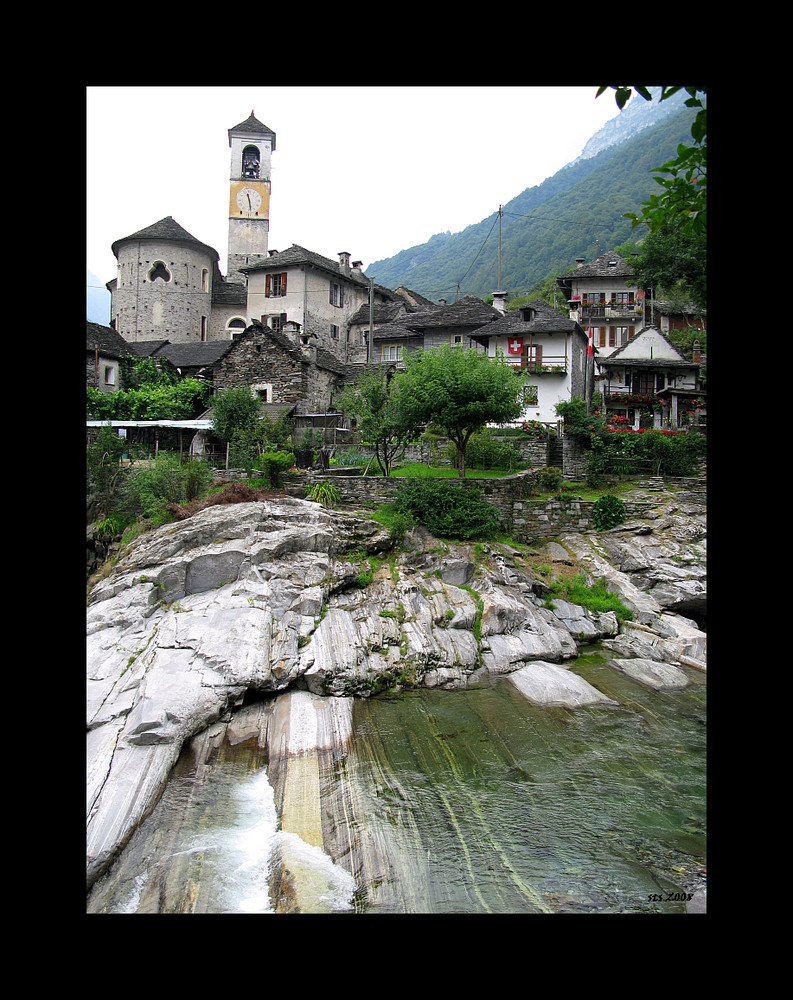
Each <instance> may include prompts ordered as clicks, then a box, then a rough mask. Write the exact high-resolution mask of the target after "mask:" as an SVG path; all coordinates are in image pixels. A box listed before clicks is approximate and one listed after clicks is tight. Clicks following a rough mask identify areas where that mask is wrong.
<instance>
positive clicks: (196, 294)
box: [107, 112, 395, 364]
mask: <svg viewBox="0 0 793 1000" xmlns="http://www.w3.org/2000/svg"><path fill="white" fill-rule="evenodd" d="M228 142H229V147H230V150H231V163H230V172H229V200H228V257H227V262H226V274H225V276H224V275H223V274H222V273H221V270H220V256H219V254H218V251H217V250H216V249H215V248H214V247H211V246H209V245H207V244H206V243H203V242H202V241H201V240H200V239H198V238H197V237H195V236H193V235H192V234H191V233H189V232H187V230H185V229H184V228H183V227H182V226H181V225H180V224H179V223H178V222H177V221H176V220H175V219H173V218H172V217H170V216H168V217H166V218H165V219H160V220H159V221H158V222H155V223H153V224H152V225H150V226H147V227H145V228H144V229H141V230H139V231H138V232H135V233H132V234H130V235H129V236H125V237H123V238H121V239H118V240H116V241H115V242H114V243H113V245H112V249H113V253H114V254H115V256H116V259H117V261H118V271H117V277H116V278H115V279H114V280H112V281H110V282H108V284H107V287H108V289H109V291H110V295H111V304H110V315H111V320H110V325H111V327H113V329H115V330H116V332H117V333H119V334H120V335H121V336H122V337H123V338H124V339H125V340H126V341H127V342H128V343H130V344H139V345H141V347H143V345H147V344H162V343H163V342H164V341H167V342H168V343H169V344H171V345H177V344H178V345H186V344H202V343H207V342H224V343H227V344H228V343H229V342H231V341H233V340H234V339H235V338H238V337H240V336H241V335H242V334H243V333H244V332H245V330H247V329H248V328H249V327H250V326H251V324H252V323H260V324H261V325H262V326H263V327H264V328H265V329H266V330H272V331H275V332H279V331H281V330H283V328H284V326H285V324H286V323H287V322H290V323H292V324H293V326H292V334H291V336H290V340H295V339H296V340H297V343H298V344H300V345H302V346H304V347H308V346H309V345H310V346H312V347H315V348H319V349H320V350H324V351H326V352H328V353H329V354H330V355H332V356H333V357H334V358H335V359H336V360H337V361H339V362H341V363H342V364H345V363H346V362H347V361H348V360H349V358H350V354H351V350H352V349H353V348H358V349H359V350H356V351H354V353H355V356H356V360H357V359H359V357H360V347H361V342H360V341H361V337H362V336H365V335H366V333H364V334H360V333H358V332H356V335H355V343H354V344H349V343H348V326H349V321H350V319H351V318H352V316H353V315H354V314H355V313H356V312H358V311H359V310H360V308H361V307H362V306H367V305H368V304H369V301H370V296H371V297H372V298H373V300H374V301H376V302H378V303H381V302H385V301H391V300H393V299H394V298H395V293H394V292H391V291H390V290H388V289H384V288H381V287H380V286H372V284H371V283H370V281H369V280H368V279H367V278H366V276H365V275H364V274H363V272H362V270H361V263H360V261H354V262H352V263H351V261H350V258H351V255H350V253H349V252H347V251H342V252H340V253H339V255H338V260H337V261H335V260H331V259H329V258H327V257H324V256H322V255H321V254H317V253H314V252H312V251H309V250H306V249H304V248H303V247H298V246H292V247H290V248H288V249H287V250H284V251H281V252H280V253H279V252H278V251H275V250H270V249H269V246H268V242H269V233H270V193H271V176H270V171H271V162H272V154H273V152H274V150H275V143H276V135H275V132H273V130H272V129H271V128H269V127H268V126H267V125H264V124H263V123H262V122H260V121H259V120H258V119H257V118H256V117H255V115H254V113H253V112H251V114H250V116H249V117H248V118H247V119H246V120H245V121H243V122H240V124H239V125H235V126H234V127H233V128H230V129H229V130H228ZM182 353H183V352H182Z"/></svg>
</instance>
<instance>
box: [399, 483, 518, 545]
mask: <svg viewBox="0 0 793 1000" xmlns="http://www.w3.org/2000/svg"><path fill="white" fill-rule="evenodd" d="M394 509H395V510H396V511H398V512H403V513H407V514H409V515H410V516H411V517H413V518H414V519H415V520H416V521H418V522H419V523H420V524H423V525H424V526H425V527H426V528H428V529H429V530H430V531H431V532H432V533H433V535H438V536H439V537H440V538H460V539H475V538H486V537H489V536H491V535H493V534H494V533H495V532H497V531H498V528H499V513H498V510H497V509H496V508H495V507H494V506H493V505H492V504H489V503H488V502H487V501H486V500H483V499H482V496H481V493H480V491H479V490H478V489H477V488H476V487H474V486H456V485H452V484H451V483H448V482H446V481H444V480H443V479H417V480H408V481H405V482H404V483H402V484H401V485H400V487H399V491H398V492H397V495H396V497H395V499H394Z"/></svg>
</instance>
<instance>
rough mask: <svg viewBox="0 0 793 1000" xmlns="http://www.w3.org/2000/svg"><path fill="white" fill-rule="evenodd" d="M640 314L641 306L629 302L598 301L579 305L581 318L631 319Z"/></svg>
mask: <svg viewBox="0 0 793 1000" xmlns="http://www.w3.org/2000/svg"><path fill="white" fill-rule="evenodd" d="M641 315H642V307H641V306H640V305H637V304H636V303H632V302H631V303H629V302H599V303H596V304H595V305H584V306H582V307H581V319H633V318H634V317H636V316H641Z"/></svg>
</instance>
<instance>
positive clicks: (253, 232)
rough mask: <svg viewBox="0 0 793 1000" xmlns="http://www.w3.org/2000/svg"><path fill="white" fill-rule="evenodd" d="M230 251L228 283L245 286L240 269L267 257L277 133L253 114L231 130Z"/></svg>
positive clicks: (243, 276)
mask: <svg viewBox="0 0 793 1000" xmlns="http://www.w3.org/2000/svg"><path fill="white" fill-rule="evenodd" d="M229 146H230V147H231V173H230V178H229V249H228V261H227V280H229V281H233V282H239V283H242V284H244V283H245V275H244V274H242V273H241V272H240V268H241V267H245V266H247V265H248V264H255V263H256V262H257V261H259V260H261V259H263V258H266V257H267V241H268V237H269V232H270V159H271V155H272V153H273V150H274V149H275V132H273V130H272V129H270V128H268V127H267V126H266V125H263V124H262V123H261V122H260V121H259V120H258V119H257V118H256V117H255V115H254V113H253V111H251V113H250V117H249V118H247V119H246V120H245V121H244V122H240V124H239V125H235V126H234V128H230V129H229Z"/></svg>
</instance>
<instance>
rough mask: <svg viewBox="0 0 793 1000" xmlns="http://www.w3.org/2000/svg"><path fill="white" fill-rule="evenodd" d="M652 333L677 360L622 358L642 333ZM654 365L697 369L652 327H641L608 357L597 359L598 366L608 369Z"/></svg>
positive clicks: (633, 346)
mask: <svg viewBox="0 0 793 1000" xmlns="http://www.w3.org/2000/svg"><path fill="white" fill-rule="evenodd" d="M649 331H652V332H653V333H655V334H657V335H658V336H659V337H660V338H661V340H664V341H666V343H667V344H668V345H669V347H670V348H671V349H672V350H673V351H674V352H675V354H677V358H651V357H650V356H649V355H648V356H647V357H644V358H623V357H621V355H622V354H623V353H625V352H626V351H627V350H628V348H635V346H636V341H637V340H638V339H639V337H641V335H642V334H643V333H646V332H649ZM648 363H649V364H654V365H656V366H658V367H659V368H669V367H674V368H699V365H698V364H697V362H695V361H686V359H685V358H684V357H683V356H682V354H680V352H679V351H678V349H677V348H676V347H675V345H674V344H673V343H672V342H671V341H670V340H669V338H668V337H666V336H664V334H663V333H661V331H660V330H659V329H658V328H657V327H654V326H643V327H642V328H641V330H639V331H637V333H636V334H634V336H633V337H631V339H630V340H626V341H625V343H624V344H620V346H619V347H618V348H616V350H613V351H612V352H611V354H609V355H608V357H605V358H598V364H599V365H600V367H601V368H608V367H609V366H610V365H617V364H618V365H619V366H620V367H621V368H625V367H626V366H627V367H637V366H639V367H644V368H646V367H647V365H648Z"/></svg>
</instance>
